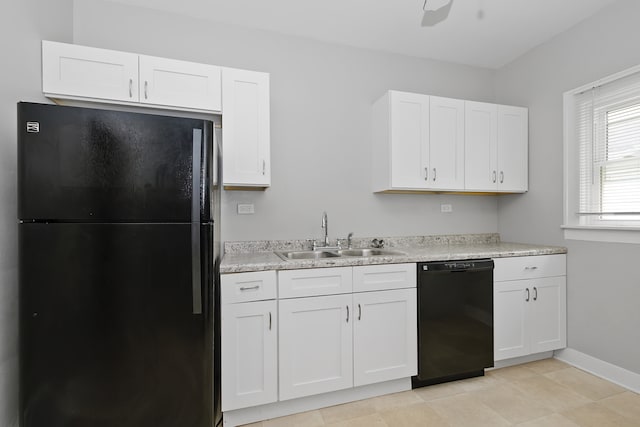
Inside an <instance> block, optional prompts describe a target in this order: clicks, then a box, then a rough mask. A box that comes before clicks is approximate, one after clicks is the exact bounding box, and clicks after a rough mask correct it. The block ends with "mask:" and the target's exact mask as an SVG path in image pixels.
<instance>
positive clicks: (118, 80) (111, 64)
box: [42, 40, 138, 102]
mask: <svg viewBox="0 0 640 427" xmlns="http://www.w3.org/2000/svg"><path fill="white" fill-rule="evenodd" d="M42 91H43V92H44V94H45V95H46V96H49V97H54V98H55V97H57V96H58V95H62V96H64V97H67V98H69V97H71V98H80V99H83V98H99V99H104V100H110V101H129V102H138V55H136V54H132V53H126V52H117V51H113V50H106V49H97V48H93V47H86V46H77V45H72V44H66V43H56V42H50V41H46V40H43V41H42Z"/></svg>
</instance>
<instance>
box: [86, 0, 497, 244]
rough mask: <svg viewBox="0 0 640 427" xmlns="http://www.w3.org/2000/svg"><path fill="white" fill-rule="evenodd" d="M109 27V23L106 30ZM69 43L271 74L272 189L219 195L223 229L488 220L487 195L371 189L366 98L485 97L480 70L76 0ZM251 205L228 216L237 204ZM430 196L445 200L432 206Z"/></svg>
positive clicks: (236, 236)
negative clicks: (445, 207) (443, 208)
mask: <svg viewBox="0 0 640 427" xmlns="http://www.w3.org/2000/svg"><path fill="white" fill-rule="evenodd" d="M116 28H117V31H114V29H116ZM74 42H75V43H77V44H84V45H89V46H96V47H104V48H110V49H117V50H124V51H132V52H138V53H144V54H151V55H158V56H164V57H169V58H177V59H186V60H192V61H197V62H204V63H210V64H219V65H226V66H231V67H238V68H244V69H250V70H259V71H266V72H269V73H271V114H272V116H271V126H272V128H271V148H272V156H271V159H272V171H273V173H272V188H270V189H268V190H267V191H265V192H226V193H225V194H224V195H223V215H222V219H223V221H224V222H223V230H224V231H223V236H222V238H223V240H253V239H287V238H302V239H304V238H312V237H319V236H320V218H321V214H322V211H323V210H326V211H327V212H328V214H329V224H330V226H329V232H330V235H331V237H332V238H335V237H337V236H340V237H345V236H346V235H347V233H348V232H349V231H353V232H355V234H356V236H394V235H420V234H446V233H469V232H494V231H497V201H496V198H495V197H477V196H475V197H474V196H434V195H374V194H373V193H372V192H371V189H370V176H371V167H370V161H371V160H370V156H371V154H370V148H369V147H370V140H371V138H370V135H371V131H370V128H371V118H370V117H371V103H372V102H373V101H374V100H376V99H377V98H378V97H380V96H381V95H382V94H383V93H384V91H385V90H388V89H398V90H406V91H415V92H421V93H430V94H435V95H442V96H450V97H459V98H467V99H474V100H484V101H492V100H493V75H494V73H493V72H492V71H490V70H486V69H481V68H474V67H466V66H459V65H453V64H447V63H442V62H436V61H427V60H420V59H415V58H409V57H403V56H398V55H390V54H383V53H378V52H373V51H366V50H362V49H354V48H348V47H340V46H337V45H332V44H327V43H321V42H316V41H312V40H306V39H302V38H294V37H285V36H280V35H276V34H271V33H266V32H260V31H252V30H244V29H241V28H238V27H232V26H226V25H217V24H212V23H210V22H205V21H199V20H195V19H191V18H186V17H180V16H176V15H168V14H165V13H160V12H154V11H150V10H144V9H138V8H132V7H127V6H123V5H119V4H115V3H110V2H105V1H100V0H87V1H81V2H75V6H74ZM245 202H251V203H255V210H256V213H255V215H252V216H248V215H242V216H240V215H237V214H236V205H237V203H245ZM440 203H451V204H453V210H454V212H453V213H452V214H441V213H440Z"/></svg>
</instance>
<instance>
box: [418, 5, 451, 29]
mask: <svg viewBox="0 0 640 427" xmlns="http://www.w3.org/2000/svg"><path fill="white" fill-rule="evenodd" d="M452 5H453V0H450V1H449V3H447V4H446V5H444V6H442V7H441V8H439V9H436V10H425V11H424V15H423V17H422V23H421V26H423V27H433V26H434V25H436V24H438V23H440V22H442V21H444V20H445V19H447V17H448V16H449V12H451V6H452Z"/></svg>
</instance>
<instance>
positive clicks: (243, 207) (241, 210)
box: [238, 203, 256, 215]
mask: <svg viewBox="0 0 640 427" xmlns="http://www.w3.org/2000/svg"><path fill="white" fill-rule="evenodd" d="M254 213H256V211H255V207H254V206H253V203H238V215H253V214H254Z"/></svg>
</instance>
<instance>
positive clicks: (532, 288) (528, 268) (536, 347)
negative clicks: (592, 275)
mask: <svg viewBox="0 0 640 427" xmlns="http://www.w3.org/2000/svg"><path fill="white" fill-rule="evenodd" d="M549 257H559V258H549ZM494 261H495V263H496V266H495V268H496V271H495V277H496V281H495V282H494V297H493V302H494V359H495V360H504V359H510V358H514V357H520V356H526V355H529V354H535V353H541V352H545V351H550V350H557V349H560V348H564V347H566V344H567V333H566V319H567V315H566V276H565V275H564V263H565V256H564V255H550V256H543V257H522V258H520V259H518V258H511V259H507V260H504V261H501V260H499V259H496V260H494ZM502 262H504V263H508V265H504V267H505V268H504V269H503V270H500V269H501V268H502V267H503V265H502ZM516 263H520V264H521V267H522V271H523V275H526V276H527V277H526V278H522V279H517V280H501V279H502V278H509V279H514V278H516V277H517V270H518V268H517V267H520V266H519V265H516ZM560 273H562V275H557V274H560Z"/></svg>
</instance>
